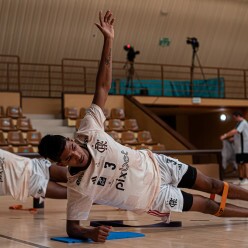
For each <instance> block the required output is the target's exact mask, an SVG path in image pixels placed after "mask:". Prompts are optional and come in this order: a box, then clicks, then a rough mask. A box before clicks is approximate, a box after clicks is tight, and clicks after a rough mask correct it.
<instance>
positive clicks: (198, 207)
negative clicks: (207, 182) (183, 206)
mask: <svg viewBox="0 0 248 248" xmlns="http://www.w3.org/2000/svg"><path fill="white" fill-rule="evenodd" d="M219 208H220V204H219V203H218V202H215V201H213V200H211V199H210V198H207V197H204V196H200V195H193V203H192V206H191V208H190V209H189V211H197V212H201V213H204V214H211V215H215V214H216V213H218V211H219ZM219 217H248V209H247V208H243V207H238V206H235V205H232V204H229V203H227V204H226V206H225V208H224V211H223V212H222V213H221V214H220V215H219Z"/></svg>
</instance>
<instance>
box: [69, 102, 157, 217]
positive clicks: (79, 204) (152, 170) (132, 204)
mask: <svg viewBox="0 0 248 248" xmlns="http://www.w3.org/2000/svg"><path fill="white" fill-rule="evenodd" d="M104 121H105V116H104V114H103V112H102V110H101V108H100V107H98V106H97V105H95V104H92V105H91V107H90V108H89V109H88V111H87V114H86V116H85V117H84V119H83V121H82V122H81V126H80V128H79V131H78V132H77V135H76V142H77V143H79V145H85V144H86V145H87V148H88V150H89V153H90V154H91V156H92V160H91V163H90V165H89V167H88V168H87V169H86V170H85V171H82V172H79V173H77V174H76V175H70V174H69V173H68V183H67V187H68V196H67V197H68V205H67V219H68V220H85V219H87V218H88V215H89V212H90V209H91V207H92V204H93V203H98V204H103V205H110V206H114V207H118V208H121V209H127V210H131V211H135V212H138V213H140V212H147V211H148V210H149V209H150V208H151V206H152V204H153V202H154V201H155V199H156V197H157V195H158V193H159V188H160V180H161V179H160V169H159V166H158V163H157V161H156V160H155V158H154V156H153V154H152V152H151V151H148V150H141V151H137V150H132V149H130V148H128V147H126V146H123V145H121V144H119V143H117V142H116V141H114V140H113V139H112V137H111V136H109V135H108V134H107V133H106V132H104Z"/></svg>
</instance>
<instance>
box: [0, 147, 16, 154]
mask: <svg viewBox="0 0 248 248" xmlns="http://www.w3.org/2000/svg"><path fill="white" fill-rule="evenodd" d="M0 149H2V150H5V151H8V152H12V153H14V152H15V151H14V148H13V146H0Z"/></svg>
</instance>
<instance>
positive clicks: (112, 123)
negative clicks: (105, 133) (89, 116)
mask: <svg viewBox="0 0 248 248" xmlns="http://www.w3.org/2000/svg"><path fill="white" fill-rule="evenodd" d="M108 129H109V130H110V131H123V130H124V129H123V126H122V121H121V120H120V119H110V120H108Z"/></svg>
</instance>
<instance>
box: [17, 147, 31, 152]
mask: <svg viewBox="0 0 248 248" xmlns="http://www.w3.org/2000/svg"><path fill="white" fill-rule="evenodd" d="M17 152H19V153H25V152H28V153H32V152H34V149H33V147H32V146H19V147H18V148H17Z"/></svg>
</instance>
